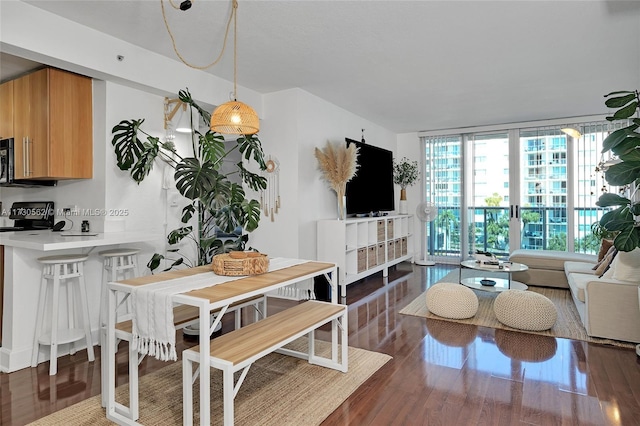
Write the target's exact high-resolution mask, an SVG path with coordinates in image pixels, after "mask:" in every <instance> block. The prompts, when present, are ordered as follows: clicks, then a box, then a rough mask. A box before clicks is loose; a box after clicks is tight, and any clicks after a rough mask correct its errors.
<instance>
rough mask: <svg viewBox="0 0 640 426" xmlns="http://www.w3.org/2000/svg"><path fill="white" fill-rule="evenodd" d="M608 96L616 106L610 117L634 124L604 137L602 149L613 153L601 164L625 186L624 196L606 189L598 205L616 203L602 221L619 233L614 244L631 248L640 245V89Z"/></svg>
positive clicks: (611, 182)
mask: <svg viewBox="0 0 640 426" xmlns="http://www.w3.org/2000/svg"><path fill="white" fill-rule="evenodd" d="M605 97H606V98H608V99H607V100H606V102H605V105H606V106H608V107H609V108H617V110H616V111H615V113H614V114H613V115H612V116H610V117H607V120H609V121H614V120H630V122H631V124H630V125H628V126H627V127H624V128H622V129H618V130H616V131H614V132H612V133H611V134H610V135H609V136H608V137H607V138H606V139H605V140H604V142H603V147H602V153H603V154H607V153H610V155H611V160H609V161H607V162H605V163H603V164H602V165H601V166H600V167H601V169H602V170H603V171H604V177H605V180H606V181H607V183H609V185H613V186H619V187H623V188H624V191H623V193H624V195H625V196H622V195H618V194H612V193H605V194H602V195H601V196H600V198H599V199H598V202H597V203H596V205H598V206H600V207H616V208H615V209H613V210H611V211H609V212H607V213H605V214H604V215H603V216H602V218H601V219H600V225H601V226H602V227H603V228H604V229H605V230H607V231H609V232H613V233H616V235H615V238H614V240H613V244H614V246H615V247H616V248H617V249H618V250H621V251H632V250H633V249H635V248H636V247H640V191H638V189H640V133H639V132H638V131H637V130H638V128H639V127H640V118H638V116H637V115H638V114H639V113H640V92H638V91H637V90H636V91H620V92H612V93H609V94H608V95H605ZM634 115H636V117H635V118H631V117H633V116H634Z"/></svg>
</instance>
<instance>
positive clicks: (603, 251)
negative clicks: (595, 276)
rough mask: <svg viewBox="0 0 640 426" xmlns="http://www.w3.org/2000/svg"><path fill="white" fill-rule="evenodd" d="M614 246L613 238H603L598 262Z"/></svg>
mask: <svg viewBox="0 0 640 426" xmlns="http://www.w3.org/2000/svg"><path fill="white" fill-rule="evenodd" d="M611 247H613V240H607V239H606V238H603V239H602V241H601V242H600V251H599V252H598V262H600V261H601V260H602V259H604V257H605V256H606V255H607V252H608V251H609V249H610V248H611Z"/></svg>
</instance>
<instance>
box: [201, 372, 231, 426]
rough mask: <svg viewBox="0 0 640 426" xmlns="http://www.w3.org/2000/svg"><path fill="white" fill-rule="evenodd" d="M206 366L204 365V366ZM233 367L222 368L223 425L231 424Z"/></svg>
mask: <svg viewBox="0 0 640 426" xmlns="http://www.w3.org/2000/svg"><path fill="white" fill-rule="evenodd" d="M205 368H206V367H205ZM233 385H234V383H233V369H232V368H231V367H227V368H225V369H223V370H222V395H223V396H222V398H223V407H224V410H223V411H224V426H233V416H234V413H233V397H234V390H233V388H234V386H233Z"/></svg>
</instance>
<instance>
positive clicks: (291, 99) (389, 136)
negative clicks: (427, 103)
mask: <svg viewBox="0 0 640 426" xmlns="http://www.w3.org/2000/svg"><path fill="white" fill-rule="evenodd" d="M264 114H265V115H264V123H263V125H262V129H261V131H260V140H261V141H262V143H263V148H264V150H265V153H266V154H272V155H275V156H276V157H278V159H279V160H280V164H281V168H282V170H281V174H280V176H281V187H280V189H281V193H282V210H281V212H280V213H279V214H278V215H277V216H276V218H275V221H274V222H271V221H270V220H268V219H267V218H266V217H264V216H263V219H262V220H261V222H260V227H259V228H258V230H256V231H255V232H254V233H253V235H252V236H251V239H250V243H251V244H252V245H255V246H256V247H257V248H259V249H260V250H261V251H263V252H266V253H269V254H273V255H276V256H281V255H282V256H287V257H298V258H303V259H316V221H317V220H318V219H329V218H336V217H337V214H338V213H337V212H338V209H337V198H336V195H335V192H333V191H332V190H331V189H329V187H328V185H327V184H326V182H324V181H323V180H321V173H320V171H319V170H318V166H317V161H316V158H315V155H314V149H315V148H316V147H318V148H322V147H324V146H325V144H326V143H327V141H331V142H340V143H344V138H345V137H348V138H351V139H355V140H360V139H361V136H362V130H361V129H365V132H364V135H365V139H366V142H367V143H368V144H371V145H375V146H379V147H382V148H385V149H389V150H391V151H395V147H396V135H395V134H394V133H392V132H390V131H389V130H387V129H384V128H382V127H380V126H378V125H376V124H375V123H372V122H370V121H368V120H365V119H363V118H362V117H359V116H357V115H355V114H352V113H350V112H349V111H346V110H344V109H342V108H339V107H337V106H335V105H333V104H331V103H329V102H326V101H324V100H323V99H320V98H318V97H317V96H314V95H311V94H310V93H308V92H305V91H304V90H301V89H290V90H285V91H281V92H276V93H270V94H267V95H265V96H264ZM372 196H375V193H372ZM399 196H400V192H399V190H396V198H399Z"/></svg>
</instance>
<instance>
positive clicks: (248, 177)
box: [236, 162, 267, 191]
mask: <svg viewBox="0 0 640 426" xmlns="http://www.w3.org/2000/svg"><path fill="white" fill-rule="evenodd" d="M236 166H237V167H238V170H239V171H240V177H241V178H242V181H243V182H244V183H246V184H247V185H248V186H249V188H251V189H253V190H254V191H260V190H265V189H267V179H266V178H265V177H264V176H260V175H258V174H256V173H252V172H250V171H249V170H247V169H245V167H244V165H243V164H242V162H239V163H238V164H236Z"/></svg>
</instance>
